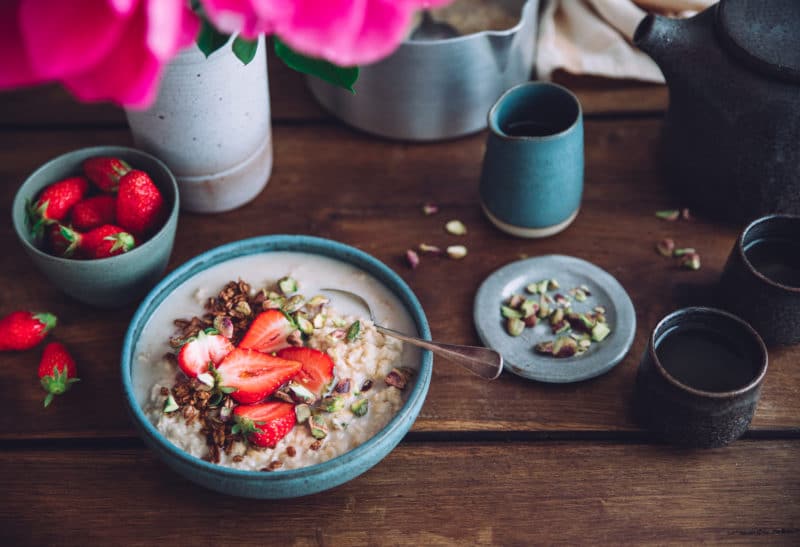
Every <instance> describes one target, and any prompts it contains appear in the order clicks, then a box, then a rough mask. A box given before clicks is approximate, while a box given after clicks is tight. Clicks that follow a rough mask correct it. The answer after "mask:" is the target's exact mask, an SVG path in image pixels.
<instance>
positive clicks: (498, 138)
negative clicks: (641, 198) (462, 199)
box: [480, 82, 583, 238]
mask: <svg viewBox="0 0 800 547" xmlns="http://www.w3.org/2000/svg"><path fill="white" fill-rule="evenodd" d="M582 194H583V113H582V111H581V105H580V103H579V102H578V98H577V97H575V95H574V94H573V93H572V92H571V91H569V90H568V89H566V88H564V87H561V86H560V85H556V84H551V83H547V82H527V83H524V84H520V85H518V86H515V87H512V88H511V89H509V90H508V91H506V92H505V93H504V94H503V95H502V96H501V97H500V98H499V99H498V100H497V102H496V103H495V105H494V106H493V107H492V109H491V110H490V111H489V136H488V139H487V142H486V154H485V156H484V159H483V170H482V172H481V181H480V196H481V205H482V207H483V210H484V212H485V213H486V216H487V217H488V218H489V220H491V221H492V223H493V224H494V225H495V226H497V227H498V228H500V229H501V230H502V231H504V232H507V233H509V234H512V235H515V236H518V237H528V238H536V237H547V236H551V235H553V234H557V233H558V232H560V231H562V230H564V229H565V228H566V227H567V226H569V225H570V224H571V223H572V221H573V220H575V217H576V216H577V215H578V209H579V208H580V203H581V196H582Z"/></svg>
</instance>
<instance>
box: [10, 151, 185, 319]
mask: <svg viewBox="0 0 800 547" xmlns="http://www.w3.org/2000/svg"><path fill="white" fill-rule="evenodd" d="M94 156H114V157H118V158H121V159H123V160H125V161H127V162H128V163H130V164H131V165H132V166H133V167H134V168H136V169H141V170H142V171H145V172H147V173H148V174H149V175H150V177H151V178H152V179H153V182H154V183H155V185H156V186H158V188H159V190H160V191H161V193H162V195H163V196H164V201H165V203H166V207H167V211H168V212H169V216H168V218H167V220H166V221H165V223H164V225H163V226H162V227H161V229H160V230H159V231H158V232H156V234H155V235H153V236H152V237H151V238H150V239H148V240H147V241H146V242H144V243H143V244H141V245H140V246H138V247H136V248H134V249H133V250H131V251H130V252H127V253H125V254H122V255H117V256H113V257H111V258H105V259H101V260H75V259H68V258H61V257H57V256H52V255H49V254H47V253H45V252H44V251H42V250H40V249H39V248H38V247H37V246H36V244H35V242H34V238H33V236H32V235H31V231H30V225H29V222H28V219H27V215H26V214H25V204H26V202H27V200H31V201H32V200H34V199H36V196H37V195H38V194H39V192H41V191H42V189H44V188H45V187H46V186H48V185H50V184H52V183H54V182H57V181H59V180H61V179H63V178H66V177H70V176H74V175H79V174H81V172H82V171H81V164H82V163H83V161H84V160H85V159H87V158H91V157H94ZM179 205H180V204H179V198H178V185H177V183H176V182H175V177H174V176H173V175H172V173H171V172H170V170H169V169H168V168H167V166H166V165H164V164H163V163H162V162H161V161H160V160H158V159H157V158H155V157H153V156H151V155H150V154H146V153H145V152H141V151H139V150H135V149H133V148H127V147H123V146H95V147H91V148H82V149H80V150H75V151H73V152H69V153H67V154H64V155H62V156H58V157H57V158H54V159H52V160H50V161H49V162H47V163H45V164H44V165H43V166H41V167H40V168H39V169H37V170H36V171H34V172H33V174H32V175H30V176H29V177H28V178H27V180H25V182H24V183H22V186H21V187H20V189H19V190H18V191H17V195H16V196H15V197H14V204H13V209H12V219H13V223H14V231H15V232H16V233H17V237H18V238H19V240H20V242H21V243H22V246H23V248H24V249H25V252H26V253H27V254H28V256H29V257H30V258H31V260H32V261H33V263H34V264H35V265H36V267H37V268H38V269H39V270H41V272H42V273H44V275H45V276H46V277H47V278H48V279H49V280H50V282H51V283H52V284H53V285H55V286H56V287H58V288H59V289H61V290H62V291H63V292H65V293H66V294H68V295H70V296H72V297H73V298H75V299H76V300H80V301H81V302H84V303H86V304H90V305H93V306H97V307H101V308H115V307H121V306H125V305H127V304H130V303H131V302H135V301H137V300H139V299H140V298H141V297H142V296H144V294H145V293H146V292H147V290H148V289H150V288H151V287H153V285H155V284H156V282H157V281H158V280H159V279H160V278H161V276H162V275H163V273H164V270H165V269H166V267H167V262H168V261H169V257H170V254H171V253H172V244H173V242H174V241H175V230H176V228H177V226H178V207H179Z"/></svg>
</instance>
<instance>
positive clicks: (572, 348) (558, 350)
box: [553, 336, 578, 357]
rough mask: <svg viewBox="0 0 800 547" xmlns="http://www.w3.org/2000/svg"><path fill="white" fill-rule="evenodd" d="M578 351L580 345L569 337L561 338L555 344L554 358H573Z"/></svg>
mask: <svg viewBox="0 0 800 547" xmlns="http://www.w3.org/2000/svg"><path fill="white" fill-rule="evenodd" d="M577 351H578V343H577V342H576V341H575V340H573V339H572V338H570V337H569V336H560V337H558V338H556V341H555V342H553V356H554V357H572V356H573V355H575V353H576V352H577Z"/></svg>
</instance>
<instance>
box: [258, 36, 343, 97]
mask: <svg viewBox="0 0 800 547" xmlns="http://www.w3.org/2000/svg"><path fill="white" fill-rule="evenodd" d="M273 40H274V42H275V54H276V55H277V56H278V57H279V58H280V59H281V60H282V61H283V62H284V63H286V66H288V67H289V68H291V69H294V70H296V71H298V72H302V73H304V74H310V75H312V76H316V77H317V78H321V79H322V80H325V81H326V82H329V83H332V84H333V85H337V86H339V87H343V88H344V89H346V90H348V91H350V92H351V93H355V90H354V89H353V84H355V83H356V80H358V67H357V66H351V67H340V66H336V65H334V64H332V63H329V62H328V61H325V60H323V59H313V58H311V57H306V56H305V55H302V54H300V53H297V52H296V51H294V50H293V49H292V48H290V47H289V46H287V45H286V44H284V43H283V42H281V41H280V40H279V39H277V38H273Z"/></svg>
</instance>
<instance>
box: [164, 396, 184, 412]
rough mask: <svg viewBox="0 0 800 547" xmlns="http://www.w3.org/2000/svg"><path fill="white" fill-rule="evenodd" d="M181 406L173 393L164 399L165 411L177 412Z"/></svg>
mask: <svg viewBox="0 0 800 547" xmlns="http://www.w3.org/2000/svg"><path fill="white" fill-rule="evenodd" d="M178 408H180V407H179V406H178V403H177V402H176V401H175V397H173V396H172V393H170V394H169V395H167V400H166V401H164V413H165V414H169V413H170V412H175V411H176V410H178Z"/></svg>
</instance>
